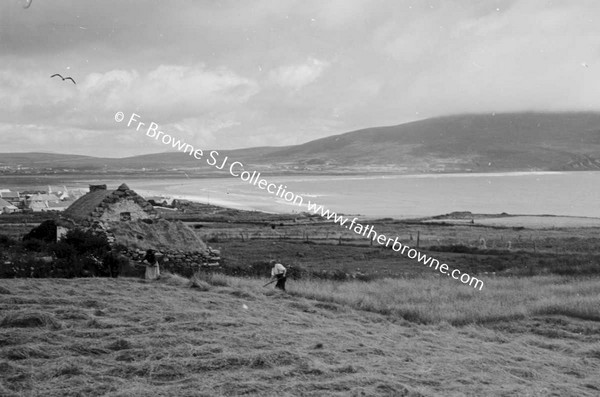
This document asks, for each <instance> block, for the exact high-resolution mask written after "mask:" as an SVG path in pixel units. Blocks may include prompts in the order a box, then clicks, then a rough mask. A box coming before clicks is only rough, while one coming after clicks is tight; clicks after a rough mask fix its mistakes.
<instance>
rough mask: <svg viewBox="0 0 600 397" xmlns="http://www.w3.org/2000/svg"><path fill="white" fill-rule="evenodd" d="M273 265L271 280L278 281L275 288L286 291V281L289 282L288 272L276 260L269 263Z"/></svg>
mask: <svg viewBox="0 0 600 397" xmlns="http://www.w3.org/2000/svg"><path fill="white" fill-rule="evenodd" d="M269 263H270V264H271V265H273V268H272V269H271V279H277V283H276V284H275V288H279V289H280V290H282V291H285V280H287V276H286V274H287V270H286V268H285V267H283V265H282V264H281V263H278V262H276V261H274V260H272V261H270V262H269Z"/></svg>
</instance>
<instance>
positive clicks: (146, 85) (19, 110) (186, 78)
mask: <svg viewBox="0 0 600 397" xmlns="http://www.w3.org/2000/svg"><path fill="white" fill-rule="evenodd" d="M258 90H259V87H258V84H257V83H256V82H254V81H252V80H250V79H247V78H244V77H242V76H240V75H238V74H236V73H235V72H233V71H231V70H228V69H225V68H220V69H214V70H210V69H208V68H207V67H206V66H205V65H203V64H199V65H195V66H180V65H160V66H158V67H157V68H155V69H153V70H150V71H148V72H146V73H141V72H138V71H137V70H111V71H107V72H102V73H90V74H88V75H87V76H85V77H84V78H83V79H82V80H80V81H78V83H77V85H73V84H72V83H71V82H70V81H64V82H63V81H61V80H60V79H59V78H54V79H50V78H49V76H46V75H42V74H41V73H35V72H28V71H19V70H0V106H2V109H3V110H0V119H1V121H11V120H12V121H17V122H20V121H23V120H24V119H27V121H28V122H30V123H31V122H36V121H37V122H42V121H45V120H47V119H48V118H49V117H52V118H53V119H54V121H55V122H56V123H58V124H64V125H71V126H87V127H90V125H91V126H93V125H94V123H95V122H96V120H97V119H98V118H99V116H100V118H103V119H105V120H106V123H107V124H109V123H110V122H111V121H110V117H105V115H106V114H107V113H112V114H114V112H116V111H133V110H138V111H144V112H147V114H149V115H152V117H154V118H156V119H159V120H162V121H163V122H165V123H167V122H172V121H177V120H180V119H183V118H186V117H196V116H198V115H199V114H202V113H208V112H215V111H219V110H226V111H231V109H232V108H235V107H236V106H239V105H240V104H243V103H245V102H246V101H247V100H248V99H249V98H250V97H251V96H253V95H255V94H256V93H257V92H258ZM6 110H9V111H6ZM90 123H91V124H90Z"/></svg>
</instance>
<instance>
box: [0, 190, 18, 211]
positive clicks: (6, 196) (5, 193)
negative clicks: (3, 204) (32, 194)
mask: <svg viewBox="0 0 600 397" xmlns="http://www.w3.org/2000/svg"><path fill="white" fill-rule="evenodd" d="M0 198H1V199H3V200H5V201H8V202H9V203H10V204H12V205H14V206H15V207H19V205H20V204H21V195H20V194H19V192H11V191H10V190H8V189H2V190H0Z"/></svg>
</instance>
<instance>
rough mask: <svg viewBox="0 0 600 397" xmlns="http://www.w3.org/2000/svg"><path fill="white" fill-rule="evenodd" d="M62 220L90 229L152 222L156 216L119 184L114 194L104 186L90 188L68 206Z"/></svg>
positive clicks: (142, 201)
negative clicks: (126, 223) (133, 222)
mask: <svg viewBox="0 0 600 397" xmlns="http://www.w3.org/2000/svg"><path fill="white" fill-rule="evenodd" d="M64 217H65V218H67V219H70V220H73V221H74V222H75V223H77V224H79V225H81V226H84V227H90V226H92V225H93V224H94V223H95V222H100V223H104V224H106V223H108V222H114V221H136V220H138V219H155V218H157V217H158V216H157V214H156V211H155V210H154V207H153V206H152V204H150V203H149V202H148V201H146V200H145V199H144V198H143V197H142V196H140V195H139V194H137V193H136V192H134V191H133V190H131V189H129V187H128V186H127V185H126V184H122V185H121V186H119V187H118V188H117V189H116V190H107V188H106V185H90V192H89V193H88V194H86V195H85V196H83V197H80V198H79V199H77V201H75V202H74V203H73V204H71V206H69V208H67V210H66V211H65V212H64Z"/></svg>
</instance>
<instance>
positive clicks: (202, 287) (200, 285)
mask: <svg viewBox="0 0 600 397" xmlns="http://www.w3.org/2000/svg"><path fill="white" fill-rule="evenodd" d="M190 288H195V289H197V290H199V291H203V292H206V291H210V288H211V286H210V284H209V283H207V282H206V281H204V280H202V279H201V278H200V277H198V275H196V274H194V275H193V276H192V278H191V279H190Z"/></svg>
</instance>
